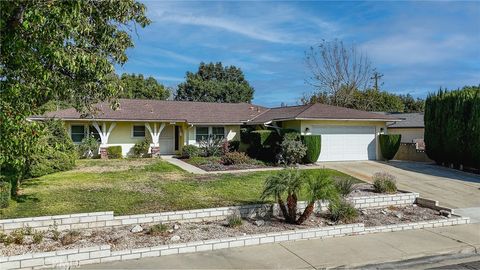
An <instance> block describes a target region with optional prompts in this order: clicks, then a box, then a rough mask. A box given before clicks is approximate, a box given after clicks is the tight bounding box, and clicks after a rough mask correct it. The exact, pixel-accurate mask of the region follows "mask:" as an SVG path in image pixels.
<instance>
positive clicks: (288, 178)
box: [261, 169, 302, 223]
mask: <svg viewBox="0 0 480 270" xmlns="http://www.w3.org/2000/svg"><path fill="white" fill-rule="evenodd" d="M301 186H302V175H301V173H300V172H299V171H298V170H296V169H285V170H282V171H281V172H280V173H278V174H275V175H272V176H269V177H268V178H267V179H266V180H265V186H264V189H263V193H262V197H261V198H262V199H263V200H264V199H266V198H268V197H273V198H275V200H277V203H278V206H279V207H280V210H281V211H282V215H283V217H284V218H285V221H286V222H288V223H295V221H296V215H297V199H298V196H297V194H298V192H299V191H300V188H301ZM285 194H287V206H285V203H284V201H283V199H282V196H283V195H285Z"/></svg>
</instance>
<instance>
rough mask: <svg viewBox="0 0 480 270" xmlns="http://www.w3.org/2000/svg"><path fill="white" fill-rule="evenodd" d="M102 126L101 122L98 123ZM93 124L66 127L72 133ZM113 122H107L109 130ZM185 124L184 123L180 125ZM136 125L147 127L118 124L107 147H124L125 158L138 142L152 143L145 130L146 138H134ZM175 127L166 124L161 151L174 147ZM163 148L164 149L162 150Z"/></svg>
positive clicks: (74, 122)
mask: <svg viewBox="0 0 480 270" xmlns="http://www.w3.org/2000/svg"><path fill="white" fill-rule="evenodd" d="M98 123H99V125H100V126H101V122H98ZM91 124H92V123H91V122H88V121H85V122H83V121H66V122H65V125H66V127H67V131H68V132H69V134H70V132H71V128H70V127H71V126H72V125H91ZM110 124H111V122H107V123H106V125H107V130H108V128H109V127H110ZM160 124H161V123H157V128H158V127H159V126H160ZM180 124H183V123H180ZM134 125H145V123H144V122H116V126H115V127H114V128H113V130H112V132H111V133H110V136H109V137H108V143H107V146H121V147H122V154H123V156H128V155H131V154H132V147H133V146H134V145H135V143H137V142H141V141H143V140H144V139H147V140H149V141H150V142H151V141H152V138H151V136H150V132H149V131H148V130H147V129H146V130H145V138H139V137H133V134H132V129H133V126H134ZM150 126H151V127H152V128H153V123H150ZM174 126H175V125H173V124H170V123H165V127H164V129H163V130H162V133H161V134H160V140H159V143H160V149H161V151H163V150H165V148H168V149H170V148H173V146H174V143H175V142H174V138H175V137H174V134H175V133H174ZM181 145H182V138H181V136H180V138H179V146H181ZM151 146H153V144H152V145H151ZM162 146H163V147H164V149H162Z"/></svg>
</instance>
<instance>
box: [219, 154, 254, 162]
mask: <svg viewBox="0 0 480 270" xmlns="http://www.w3.org/2000/svg"><path fill="white" fill-rule="evenodd" d="M251 162H252V159H251V158H250V157H249V156H247V155H246V154H245V153H242V152H229V153H225V155H223V156H222V163H223V165H238V164H250V163H251Z"/></svg>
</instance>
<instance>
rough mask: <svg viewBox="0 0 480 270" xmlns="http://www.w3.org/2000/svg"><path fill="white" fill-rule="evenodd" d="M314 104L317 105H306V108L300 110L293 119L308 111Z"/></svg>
mask: <svg viewBox="0 0 480 270" xmlns="http://www.w3.org/2000/svg"><path fill="white" fill-rule="evenodd" d="M315 104H317V103H311V104H307V105H306V108H305V109H304V110H302V111H301V112H299V113H298V114H297V115H295V117H298V116H299V115H300V114H302V113H304V112H305V111H306V110H308V109H310V108H311V107H312V106H313V105H315ZM303 106H305V105H303Z"/></svg>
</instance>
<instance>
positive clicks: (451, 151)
mask: <svg viewBox="0 0 480 270" xmlns="http://www.w3.org/2000/svg"><path fill="white" fill-rule="evenodd" d="M424 121H425V146H426V152H427V155H428V157H429V158H431V159H432V160H434V161H435V162H436V163H438V164H454V165H455V166H459V165H464V166H467V167H471V168H477V169H480V86H465V87H463V88H462V89H461V90H456V91H445V90H441V89H440V90H439V91H438V92H437V93H436V94H430V95H429V96H428V97H427V100H426V101H425V117H424Z"/></svg>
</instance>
